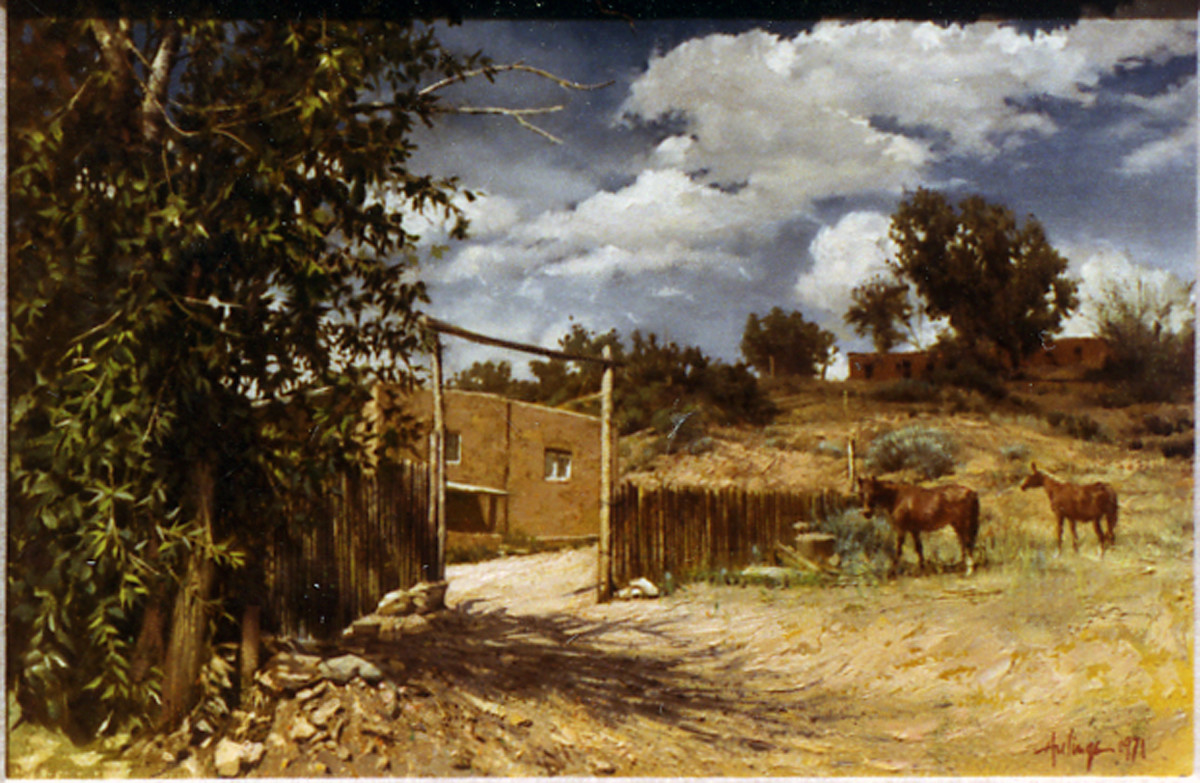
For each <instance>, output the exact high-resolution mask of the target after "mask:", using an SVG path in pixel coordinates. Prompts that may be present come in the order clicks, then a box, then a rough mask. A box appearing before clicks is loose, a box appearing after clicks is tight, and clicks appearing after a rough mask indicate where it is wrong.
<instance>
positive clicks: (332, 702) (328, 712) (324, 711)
mask: <svg viewBox="0 0 1200 783" xmlns="http://www.w3.org/2000/svg"><path fill="white" fill-rule="evenodd" d="M341 708H342V704H341V702H339V701H338V700H337V699H336V698H332V699H329V701H327V702H325V703H324V704H322V705H321V706H320V707H317V708H316V709H315V710H313V713H312V715H311V716H309V720H311V721H312V723H313V725H314V726H322V727H324V726H326V725H328V723H329V719H330V718H332V717H333V716H334V715H336V714H337V712H338V710H340V709H341Z"/></svg>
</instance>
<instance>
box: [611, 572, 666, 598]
mask: <svg viewBox="0 0 1200 783" xmlns="http://www.w3.org/2000/svg"><path fill="white" fill-rule="evenodd" d="M658 595H659V593H658V588H657V587H655V586H654V583H653V582H651V581H650V580H649V579H647V578H645V577H644V576H639V577H638V578H637V579H634V580H633V581H632V582H630V583H629V585H628V586H626V587H624V588H622V589H621V590H618V591H617V598H622V599H625V600H628V599H630V598H658Z"/></svg>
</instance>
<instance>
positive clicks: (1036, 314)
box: [890, 188, 1079, 369]
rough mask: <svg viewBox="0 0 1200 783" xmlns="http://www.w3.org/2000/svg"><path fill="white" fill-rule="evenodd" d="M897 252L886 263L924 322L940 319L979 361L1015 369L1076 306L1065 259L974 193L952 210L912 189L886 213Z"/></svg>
mask: <svg viewBox="0 0 1200 783" xmlns="http://www.w3.org/2000/svg"><path fill="white" fill-rule="evenodd" d="M890 233H891V238H892V241H894V242H895V243H896V245H897V247H898V248H899V251H898V253H897V255H896V258H895V259H893V260H892V261H891V266H892V268H893V270H894V271H895V272H896V275H897V277H899V278H901V279H903V280H907V281H908V282H910V283H911V284H912V285H913V287H914V289H915V290H916V293H917V295H918V296H919V297H920V299H921V300H922V302H923V303H924V311H925V314H926V315H928V316H929V317H931V318H939V317H946V318H947V319H948V320H949V323H950V326H951V328H952V329H953V330H954V333H955V336H956V337H957V339H958V341H959V342H960V343H962V344H963V345H965V347H967V348H968V349H969V350H970V351H971V352H972V353H973V354H974V355H975V356H977V357H978V358H980V359H981V360H984V361H986V360H988V359H989V358H991V357H992V355H993V354H994V353H996V352H999V354H1000V355H1001V356H1003V357H1004V358H1005V359H1007V363H1008V367H1009V368H1010V369H1015V368H1016V367H1018V366H1019V365H1020V363H1021V360H1022V359H1023V358H1024V357H1026V356H1028V355H1030V354H1031V353H1032V352H1033V351H1035V350H1037V349H1038V348H1040V347H1041V345H1042V343H1043V339H1044V338H1045V337H1046V336H1048V335H1052V334H1054V333H1056V332H1057V331H1058V330H1059V328H1060V327H1061V324H1062V321H1063V319H1064V318H1065V317H1066V316H1068V315H1069V314H1070V313H1071V312H1072V311H1073V310H1074V309H1075V307H1076V306H1077V305H1078V303H1079V300H1078V297H1077V296H1076V288H1077V284H1076V283H1075V281H1073V280H1071V279H1069V278H1068V277H1066V274H1065V272H1066V268H1067V260H1066V259H1065V258H1063V257H1062V256H1061V255H1059V253H1058V252H1057V251H1056V250H1055V249H1054V248H1053V247H1051V245H1050V243H1049V242H1048V241H1047V239H1046V235H1045V231H1044V230H1043V229H1042V226H1041V224H1040V223H1038V221H1037V220H1035V219H1034V218H1033V217H1032V216H1031V217H1028V218H1027V219H1026V220H1025V222H1024V224H1023V225H1018V224H1017V221H1016V220H1015V218H1014V217H1013V214H1012V212H1011V211H1009V210H1008V209H1007V208H1006V207H1003V206H999V205H995V204H989V203H988V202H986V201H985V200H984V199H983V198H981V197H979V196H970V197H968V198H966V199H964V200H963V201H962V202H961V203H960V204H959V207H958V209H957V210H955V208H954V207H953V206H951V205H950V203H949V202H948V201H947V200H946V199H945V197H944V196H942V195H941V194H939V193H936V192H933V191H930V190H926V189H924V188H920V189H918V190H917V191H916V192H914V193H910V194H908V195H907V196H906V198H905V199H904V200H903V201H901V203H900V206H899V207H898V208H897V210H896V212H895V214H893V215H892V224H891V232H890Z"/></svg>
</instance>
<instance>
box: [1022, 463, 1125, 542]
mask: <svg viewBox="0 0 1200 783" xmlns="http://www.w3.org/2000/svg"><path fill="white" fill-rule="evenodd" d="M1029 471H1030V472H1029V476H1028V477H1027V478H1026V479H1025V481H1023V482H1022V483H1021V489H1033V488H1034V487H1045V488H1046V495H1047V496H1049V498H1050V510H1051V511H1053V512H1054V517H1055V525H1056V528H1057V531H1058V551H1059V552H1062V539H1063V519H1066V520H1068V521H1069V522H1070V523H1071V539H1072V541H1073V542H1074V544H1075V551H1076V552H1078V551H1079V534H1078V533H1077V532H1076V531H1075V523H1076V522H1077V521H1078V522H1091V523H1092V527H1093V528H1094V529H1095V530H1096V538H1098V539H1099V540H1100V556H1101V557H1104V550H1105V549H1106V548H1107V547H1110V546H1112V545H1113V544H1115V543H1117V491H1116V490H1115V489H1113V488H1112V487H1111V486H1109V485H1108V484H1105V483H1103V482H1100V481H1097V482H1095V483H1093V484H1069V483H1067V482H1066V481H1056V480H1055V479H1052V478H1050V477H1049V476H1047V475H1046V474H1045V473H1043V472H1042V471H1040V470H1038V466H1037V463H1030V465H1029ZM1101 519H1104V520H1105V521H1106V522H1107V523H1108V529H1107V530H1104V529H1102V528H1101V527H1100V520H1101Z"/></svg>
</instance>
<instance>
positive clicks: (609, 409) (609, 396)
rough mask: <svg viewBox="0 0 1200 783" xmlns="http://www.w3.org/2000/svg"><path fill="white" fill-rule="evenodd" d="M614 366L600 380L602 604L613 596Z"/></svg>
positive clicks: (599, 595) (609, 352)
mask: <svg viewBox="0 0 1200 783" xmlns="http://www.w3.org/2000/svg"><path fill="white" fill-rule="evenodd" d="M604 358H605V359H606V360H611V359H612V348H611V347H610V346H607V345H606V346H604ZM612 418H613V365H612V362H611V361H606V362H605V364H604V377H603V379H602V380H601V381H600V540H599V545H598V548H599V556H598V557H597V558H596V559H597V561H598V564H597V567H598V569H599V573H598V574H597V576H598V578H597V580H596V599H597V600H598V601H600V602H601V603H603V602H605V601H607V600H608V599H609V598H611V597H612V505H613V486H612V485H613V456H614V455H613V447H612V445H613V444H612V440H613V428H612Z"/></svg>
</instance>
